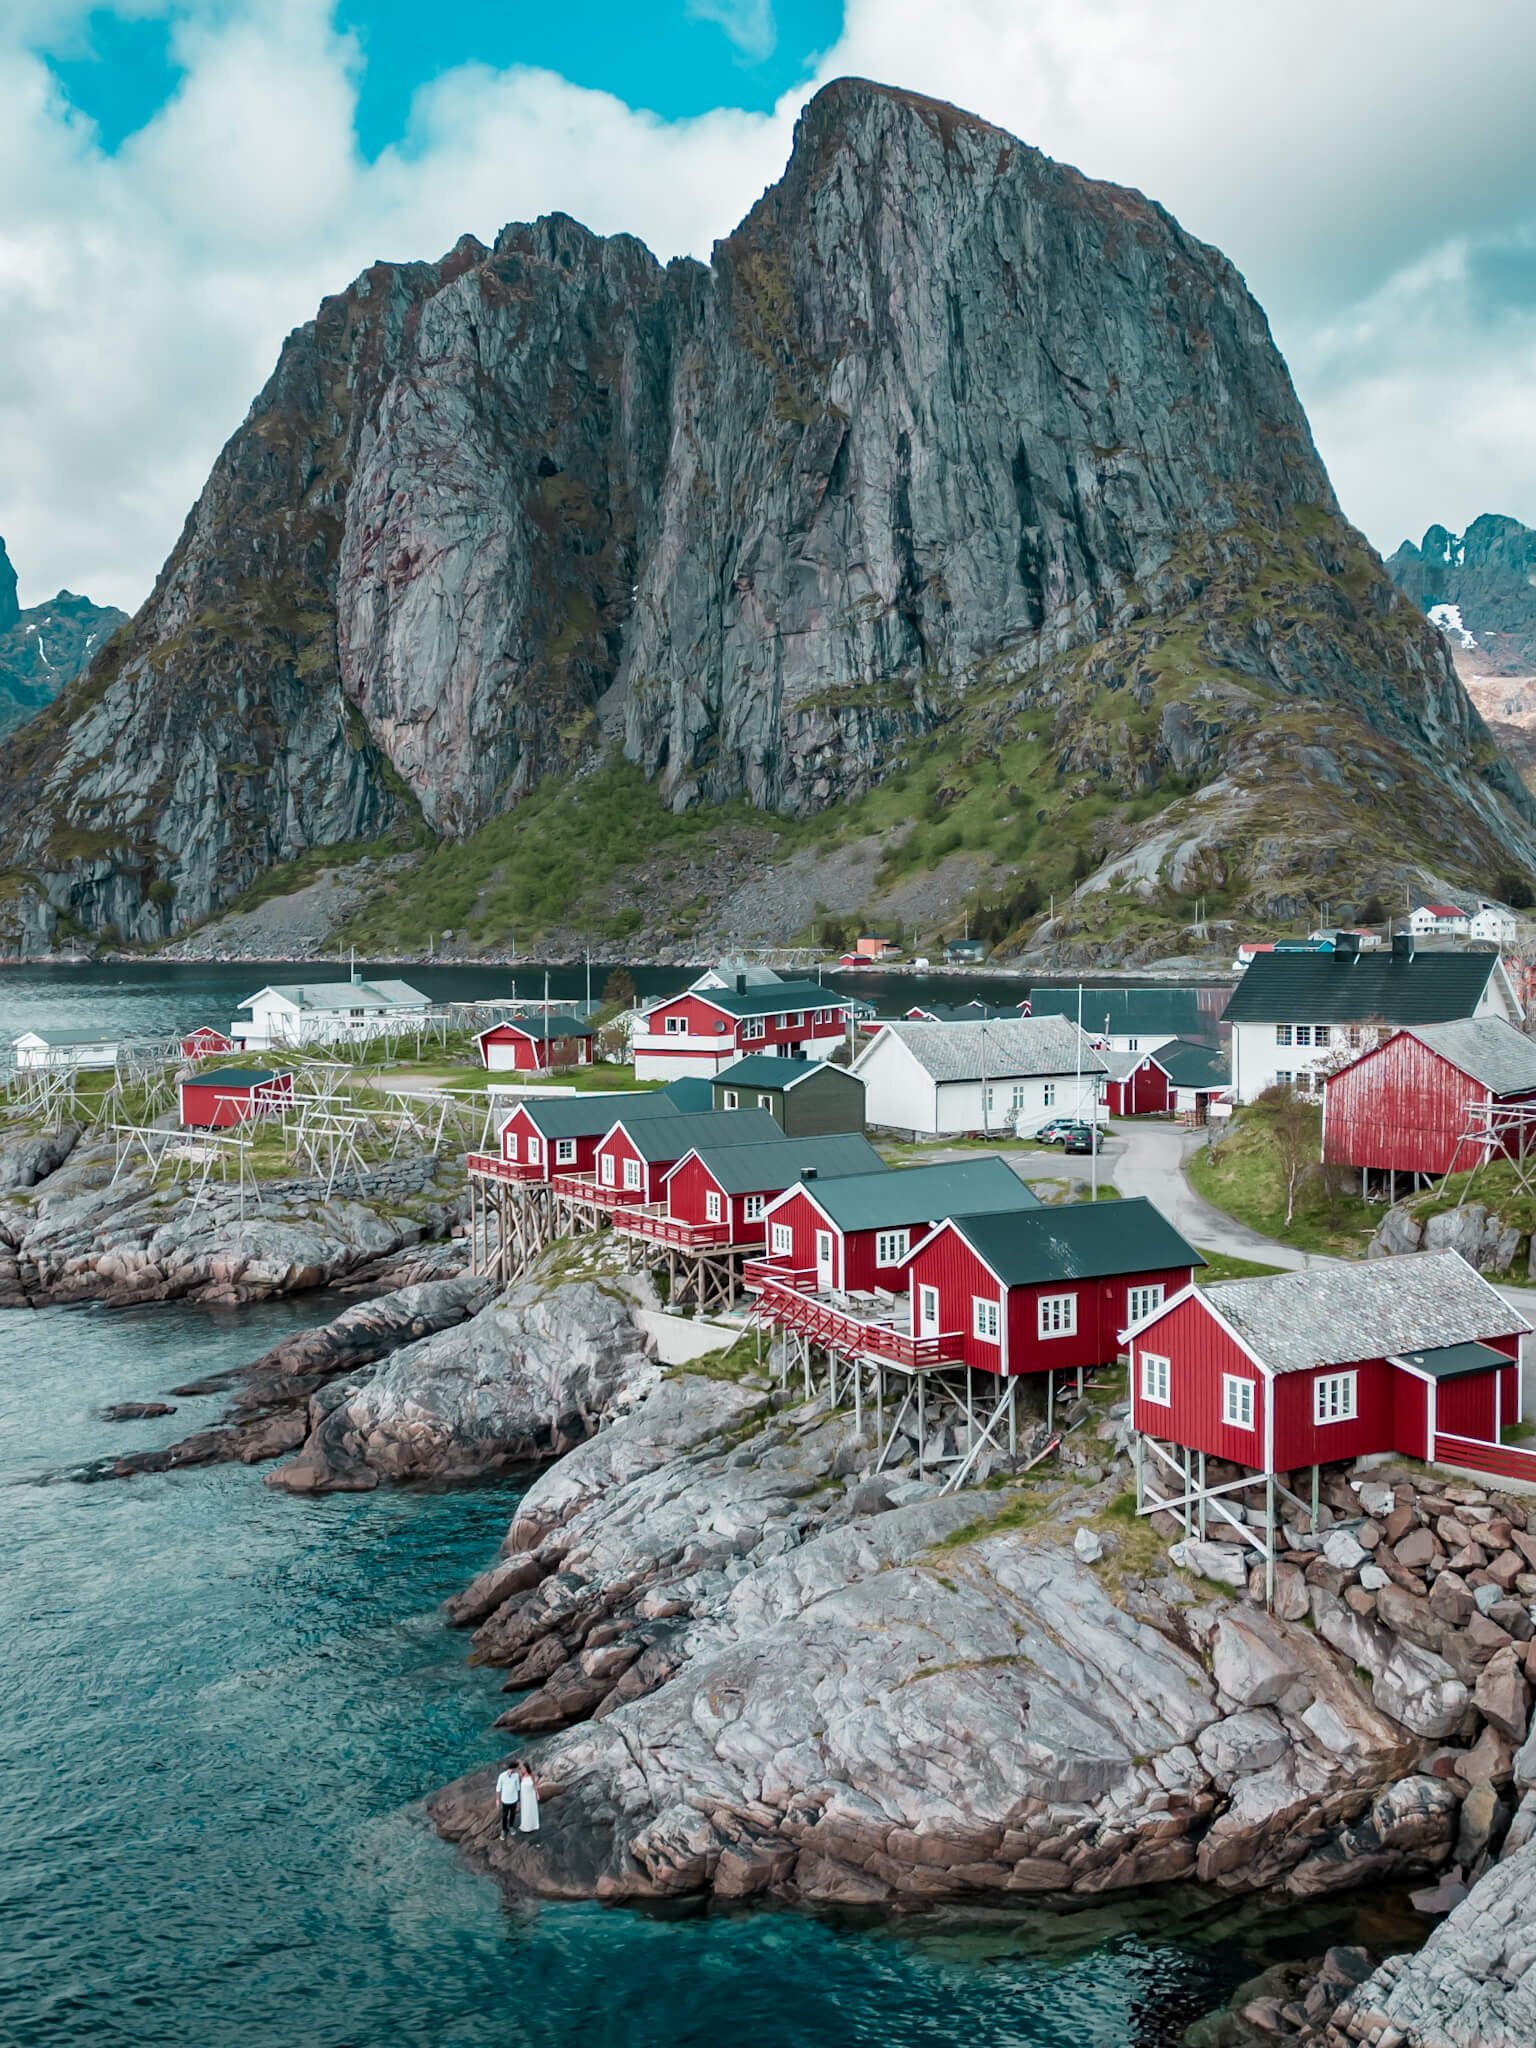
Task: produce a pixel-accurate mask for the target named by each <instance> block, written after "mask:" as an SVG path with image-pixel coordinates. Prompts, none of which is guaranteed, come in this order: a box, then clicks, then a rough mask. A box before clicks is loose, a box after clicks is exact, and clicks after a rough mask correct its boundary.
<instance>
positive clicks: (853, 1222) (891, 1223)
mask: <svg viewBox="0 0 1536 2048" xmlns="http://www.w3.org/2000/svg"><path fill="white" fill-rule="evenodd" d="M810 1192H811V1193H812V1194H814V1196H815V1198H816V1200H817V1202H818V1203H819V1204H820V1206H821V1207H822V1208H823V1209H824V1210H825V1211H826V1213H827V1215H828V1216H830V1217H831V1219H832V1221H833V1222H834V1223H835V1224H836V1225H837V1226H838V1228H839V1229H840V1230H890V1229H894V1228H896V1227H898V1226H900V1225H901V1224H904V1223H938V1222H941V1221H942V1220H943V1218H944V1217H946V1216H973V1215H975V1216H979V1215H984V1214H989V1213H990V1212H991V1211H993V1210H995V1209H1038V1208H1039V1206H1040V1204H1039V1201H1038V1199H1037V1197H1036V1195H1035V1193H1034V1190H1033V1189H1032V1188H1030V1187H1029V1186H1027V1185H1026V1183H1025V1182H1024V1181H1021V1180H1020V1179H1019V1177H1018V1175H1017V1174H1016V1173H1015V1172H1014V1170H1013V1168H1012V1167H1011V1166H1010V1165H1009V1164H1008V1162H1007V1160H1006V1159H999V1158H998V1156H997V1154H996V1153H995V1152H989V1153H984V1154H983V1155H982V1156H981V1157H979V1158H976V1159H963V1160H949V1161H945V1162H944V1163H943V1164H940V1165H935V1166H903V1167H899V1168H894V1169H889V1168H888V1169H887V1170H886V1171H885V1172H883V1173H861V1174H854V1175H850V1176H849V1177H848V1178H847V1179H844V1180H834V1181H827V1182H821V1181H817V1182H815V1183H814V1184H813V1185H812V1187H811V1189H810Z"/></svg>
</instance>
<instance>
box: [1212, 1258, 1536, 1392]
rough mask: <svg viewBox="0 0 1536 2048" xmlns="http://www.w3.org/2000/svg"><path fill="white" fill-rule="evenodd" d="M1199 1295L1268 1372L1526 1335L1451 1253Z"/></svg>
mask: <svg viewBox="0 0 1536 2048" xmlns="http://www.w3.org/2000/svg"><path fill="white" fill-rule="evenodd" d="M1200 1291H1201V1293H1202V1294H1203V1295H1204V1296H1205V1298H1206V1300H1207V1301H1209V1303H1210V1304H1211V1306H1212V1308H1214V1309H1215V1310H1217V1312H1218V1313H1219V1314H1220V1315H1222V1316H1223V1317H1225V1319H1226V1321H1227V1322H1228V1323H1230V1324H1231V1326H1232V1328H1233V1329H1234V1330H1235V1331H1236V1332H1237V1334H1238V1336H1239V1337H1241V1339H1242V1340H1243V1342H1244V1343H1245V1344H1247V1345H1248V1346H1249V1348H1250V1349H1251V1350H1252V1351H1253V1352H1254V1353H1255V1355H1256V1356H1257V1357H1259V1358H1261V1359H1262V1360H1263V1362H1264V1363H1265V1364H1266V1365H1267V1366H1270V1367H1271V1368H1272V1369H1273V1370H1274V1371H1275V1372H1306V1371H1308V1370H1310V1368H1311V1367H1313V1366H1315V1365H1350V1364H1353V1363H1354V1362H1355V1361H1356V1360H1358V1359H1362V1358H1393V1357H1396V1356H1398V1355H1399V1354H1401V1353H1403V1352H1408V1351H1431V1350H1438V1349H1439V1348H1440V1347H1441V1346H1443V1345H1447V1344H1469V1343H1476V1342H1477V1341H1478V1340H1479V1339H1482V1338H1486V1337H1502V1336H1508V1335H1510V1334H1511V1333H1512V1332H1514V1331H1516V1330H1528V1329H1529V1328H1530V1327H1531V1326H1530V1324H1529V1323H1528V1322H1527V1321H1526V1320H1525V1318H1524V1316H1522V1315H1520V1314H1519V1313H1518V1312H1517V1311H1516V1310H1514V1309H1512V1308H1511V1307H1510V1306H1509V1305H1508V1303H1507V1302H1505V1301H1504V1300H1503V1299H1502V1298H1501V1296H1500V1295H1498V1294H1497V1293H1496V1292H1495V1291H1494V1289H1493V1288H1492V1287H1490V1286H1489V1284H1488V1282H1487V1281H1486V1280H1485V1279H1484V1278H1483V1277H1482V1275H1481V1274H1480V1273H1475V1272H1473V1270H1472V1268H1471V1267H1470V1266H1469V1265H1468V1264H1467V1262H1466V1260H1465V1259H1463V1258H1462V1257H1461V1256H1460V1254H1459V1253H1457V1252H1407V1253H1404V1254H1403V1255H1402V1256H1401V1257H1400V1258H1393V1259H1365V1260H1362V1261H1360V1262H1359V1263H1358V1264H1350V1265H1339V1266H1314V1267H1311V1268H1309V1269H1308V1270H1307V1271H1306V1272H1305V1273H1276V1274H1274V1275H1272V1276H1270V1277H1267V1278H1265V1279H1262V1280H1221V1281H1218V1282H1216V1283H1215V1284H1214V1285H1212V1286H1209V1287H1203V1288H1202V1289H1201V1290H1200Z"/></svg>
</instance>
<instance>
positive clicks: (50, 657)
mask: <svg viewBox="0 0 1536 2048" xmlns="http://www.w3.org/2000/svg"><path fill="white" fill-rule="evenodd" d="M127 618H128V614H127V613H126V612H120V611H118V610H117V609H116V608H115V607H114V606H112V605H109V604H92V603H91V601H90V599H89V598H88V597H76V596H75V594H74V592H73V591H72V590H61V591H60V592H59V594H58V596H57V597H56V598H55V599H54V600H53V602H52V603H51V604H39V605H33V606H32V607H31V608H30V609H29V610H27V611H23V610H22V608H21V606H20V604H19V603H18V602H17V597H16V571H15V570H14V569H13V568H12V566H11V558H10V556H9V555H8V554H7V553H6V550H5V542H4V541H3V540H0V733H5V732H9V731H10V730H11V729H12V728H13V727H14V726H18V725H20V724H21V723H22V722H23V720H25V719H28V718H30V717H31V716H32V714H33V712H34V711H40V710H41V709H42V707H43V706H44V705H45V704H51V703H52V702H53V700H54V698H55V697H56V696H57V695H58V694H59V692H60V690H62V689H63V688H64V685H65V684H66V683H69V682H73V681H74V679H75V677H76V676H77V675H79V673H80V671H81V670H82V669H83V668H84V667H85V665H86V663H87V662H88V661H89V660H90V659H91V657H92V655H93V654H95V653H96V652H97V650H98V649H99V648H100V647H101V646H102V645H103V644H104V643H105V641H106V640H107V639H108V638H109V637H110V636H111V634H112V631H113V629H114V628H115V627H117V626H121V625H124V624H126V623H127Z"/></svg>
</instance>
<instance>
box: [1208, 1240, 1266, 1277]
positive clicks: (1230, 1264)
mask: <svg viewBox="0 0 1536 2048" xmlns="http://www.w3.org/2000/svg"><path fill="white" fill-rule="evenodd" d="M1195 1249H1196V1251H1198V1252H1199V1254H1200V1256H1201V1258H1202V1259H1204V1261H1205V1264H1204V1265H1203V1266H1199V1267H1197V1268H1196V1270H1195V1278H1196V1279H1197V1280H1199V1281H1205V1280H1263V1279H1267V1278H1268V1276H1269V1275H1270V1274H1271V1273H1283V1272H1284V1271H1285V1268H1284V1266H1266V1265H1265V1264H1264V1263H1263V1261H1262V1260H1260V1259H1239V1258H1234V1257H1233V1256H1232V1254H1231V1253H1230V1252H1213V1251H1209V1250H1207V1248H1206V1247H1205V1246H1204V1245H1203V1244H1202V1245H1196V1247H1195Z"/></svg>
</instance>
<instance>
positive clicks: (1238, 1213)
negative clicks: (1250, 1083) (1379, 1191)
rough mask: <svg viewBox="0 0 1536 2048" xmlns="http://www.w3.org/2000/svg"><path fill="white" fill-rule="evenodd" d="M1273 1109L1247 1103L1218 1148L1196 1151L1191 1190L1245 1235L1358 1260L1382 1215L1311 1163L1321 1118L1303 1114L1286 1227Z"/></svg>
mask: <svg viewBox="0 0 1536 2048" xmlns="http://www.w3.org/2000/svg"><path fill="white" fill-rule="evenodd" d="M1278 1114H1279V1107H1278V1104H1277V1103H1276V1102H1274V1101H1272V1100H1270V1099H1264V1100H1261V1101H1259V1102H1254V1103H1250V1104H1249V1105H1248V1107H1247V1108H1245V1109H1240V1110H1239V1111H1238V1112H1237V1114H1236V1115H1235V1116H1234V1117H1233V1118H1232V1122H1231V1126H1230V1128H1229V1129H1228V1130H1227V1132H1226V1134H1225V1135H1224V1136H1223V1137H1222V1138H1221V1140H1220V1141H1219V1143H1217V1144H1214V1145H1211V1146H1209V1147H1207V1148H1206V1149H1205V1150H1203V1151H1200V1152H1197V1153H1196V1154H1195V1155H1194V1157H1193V1158H1192V1159H1191V1160H1190V1161H1189V1164H1188V1167H1187V1168H1186V1171H1187V1172H1188V1174H1189V1178H1190V1182H1191V1184H1192V1185H1193V1187H1194V1188H1195V1189H1196V1191H1197V1192H1198V1193H1200V1194H1202V1195H1204V1197H1205V1199H1206V1200H1207V1201H1208V1202H1211V1203H1213V1204H1214V1205H1215V1206H1216V1207H1217V1208H1218V1209H1224V1210H1225V1211H1226V1213H1227V1214H1228V1215H1229V1216H1232V1217H1235V1218H1236V1219H1237V1221H1238V1222H1239V1223H1246V1224H1247V1225H1248V1227H1249V1229H1250V1230H1257V1231H1261V1232H1262V1233H1263V1234H1264V1236H1265V1237H1273V1238H1277V1239H1278V1240H1279V1241H1280V1243H1282V1244H1289V1245H1294V1246H1295V1247H1296V1248H1297V1250H1298V1251H1308V1252H1326V1253H1331V1254H1333V1255H1334V1256H1336V1257H1339V1258H1359V1257H1360V1256H1362V1255H1363V1253H1364V1251H1365V1247H1366V1245H1367V1243H1368V1242H1369V1240H1370V1238H1371V1236H1372V1234H1373V1233H1374V1231H1375V1228H1376V1225H1377V1223H1378V1222H1379V1221H1380V1216H1381V1212H1380V1210H1379V1209H1378V1208H1373V1207H1372V1205H1371V1204H1370V1203H1368V1202H1362V1201H1361V1200H1360V1199H1359V1197H1358V1196H1355V1195H1349V1194H1345V1193H1344V1192H1342V1190H1340V1189H1339V1188H1338V1187H1337V1186H1336V1185H1334V1184H1333V1183H1332V1182H1331V1180H1330V1178H1329V1177H1328V1176H1326V1175H1325V1174H1324V1172H1323V1169H1322V1167H1321V1166H1320V1164H1319V1163H1318V1160H1319V1154H1320V1152H1321V1149H1322V1112H1321V1110H1318V1109H1312V1108H1309V1109H1308V1110H1307V1111H1306V1117H1307V1121H1308V1133H1307V1143H1306V1148H1305V1161H1306V1163H1305V1164H1304V1166H1303V1168H1302V1171H1301V1175H1300V1179H1299V1184H1298V1188H1297V1195H1296V1213H1295V1215H1294V1217H1293V1218H1292V1220H1291V1221H1290V1222H1289V1223H1287V1222H1286V1220H1285V1192H1286V1191H1285V1178H1286V1176H1285V1167H1284V1163H1283V1159H1282V1151H1281V1147H1280V1144H1279V1142H1278V1140H1277V1137H1276V1128H1275V1127H1276V1119H1277V1116H1278Z"/></svg>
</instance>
